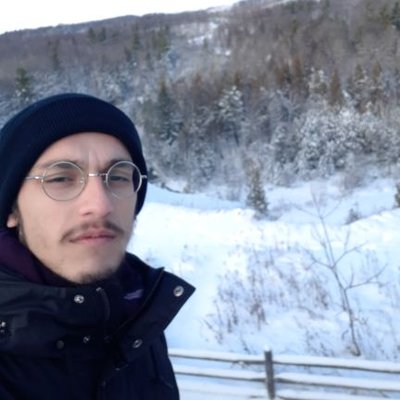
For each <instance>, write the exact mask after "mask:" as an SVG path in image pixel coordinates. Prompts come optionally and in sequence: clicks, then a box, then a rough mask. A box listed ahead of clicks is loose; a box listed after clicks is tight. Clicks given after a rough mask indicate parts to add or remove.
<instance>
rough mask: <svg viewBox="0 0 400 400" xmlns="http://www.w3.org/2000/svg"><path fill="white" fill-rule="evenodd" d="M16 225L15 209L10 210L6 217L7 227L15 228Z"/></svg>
mask: <svg viewBox="0 0 400 400" xmlns="http://www.w3.org/2000/svg"><path fill="white" fill-rule="evenodd" d="M17 226H18V216H17V212H16V210H14V211H12V212H11V213H10V215H9V216H8V218H7V228H16V227H17Z"/></svg>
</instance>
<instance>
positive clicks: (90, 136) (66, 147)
mask: <svg viewBox="0 0 400 400" xmlns="http://www.w3.org/2000/svg"><path fill="white" fill-rule="evenodd" d="M60 159H67V160H68V159H71V160H72V159H73V160H80V161H82V162H83V163H86V162H89V161H91V160H92V159H95V160H98V161H100V162H101V161H104V162H107V161H108V160H111V159H128V160H130V159H131V157H130V154H129V152H128V150H127V148H126V147H125V146H124V144H123V143H122V142H121V141H120V140H118V139H117V138H115V137H114V136H111V135H107V134H104V133H97V132H83V133H77V134H74V135H70V136H67V137H65V138H63V139H60V140H58V141H56V142H54V143H53V144H52V145H51V146H49V147H48V148H47V149H46V150H45V151H44V152H43V153H42V154H41V155H40V157H39V158H38V159H37V161H36V163H35V165H40V164H44V163H48V162H49V161H50V162H51V161H57V160H60Z"/></svg>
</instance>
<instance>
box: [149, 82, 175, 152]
mask: <svg viewBox="0 0 400 400" xmlns="http://www.w3.org/2000/svg"><path fill="white" fill-rule="evenodd" d="M155 111H156V113H155V117H156V121H155V132H154V133H156V135H157V136H158V137H159V138H160V139H161V141H162V142H164V143H167V144H169V145H171V144H172V143H173V142H174V141H175V139H176V138H177V137H178V136H179V131H180V128H181V125H182V123H181V121H180V119H179V118H178V104H177V102H175V101H174V99H173V97H172V96H171V94H170V91H169V88H168V86H167V83H166V82H165V80H164V79H162V80H161V81H160V86H159V91H158V97H157V103H156V105H155Z"/></svg>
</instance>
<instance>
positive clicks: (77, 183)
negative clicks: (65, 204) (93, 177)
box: [43, 161, 85, 200]
mask: <svg viewBox="0 0 400 400" xmlns="http://www.w3.org/2000/svg"><path fill="white" fill-rule="evenodd" d="M84 185H85V178H84V175H83V171H82V170H81V169H80V168H79V167H78V166H77V165H75V164H73V163H70V162H67V161H61V162H57V163H55V164H52V165H50V166H49V167H48V168H47V169H46V171H45V173H44V176H43V189H44V191H45V192H46V194H47V195H48V196H49V197H51V198H52V199H54V200H71V199H73V198H74V197H76V196H78V195H79V193H80V192H81V191H82V189H83V187H84Z"/></svg>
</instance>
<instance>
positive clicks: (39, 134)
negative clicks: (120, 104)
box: [0, 93, 147, 228]
mask: <svg viewBox="0 0 400 400" xmlns="http://www.w3.org/2000/svg"><path fill="white" fill-rule="evenodd" d="M82 132H98V133H105V134H108V135H111V136H114V137H115V138H117V139H119V140H120V141H121V142H122V143H123V144H124V145H125V147H126V148H127V150H128V151H129V153H130V155H131V157H132V161H133V162H134V163H135V164H136V165H137V167H138V168H139V170H140V172H141V173H142V174H143V175H146V174H147V169H146V162H145V160H144V157H143V152H142V145H141V142H140V138H139V135H138V133H137V131H136V128H135V126H134V124H133V122H132V121H131V120H130V118H129V117H128V116H127V115H126V114H124V113H123V112H122V111H121V110H120V109H118V108H117V107H115V106H113V105H112V104H110V103H108V102H106V101H104V100H101V99H98V98H96V97H93V96H90V95H86V94H78V93H64V94H58V95H54V96H50V97H47V98H44V99H42V100H39V101H37V102H36V103H33V104H32V105H30V106H28V107H27V108H25V109H23V110H22V111H20V112H19V113H18V114H16V115H15V116H14V117H13V118H11V119H10V120H9V121H8V122H7V123H6V124H5V125H4V127H3V128H2V130H1V132H0V171H1V178H0V228H3V227H5V226H6V224H7V219H8V216H9V214H10V212H11V209H12V206H13V204H14V202H15V200H16V198H17V196H18V192H19V190H20V188H21V185H22V183H23V180H24V179H25V177H26V175H27V174H28V172H29V170H30V169H31V168H32V166H33V165H34V163H35V162H36V160H37V159H38V158H39V156H40V155H41V154H42V153H43V151H44V150H46V148H47V147H49V146H50V145H51V144H52V143H54V142H56V141H57V140H59V139H62V138H64V137H66V136H70V135H73V134H76V133H82ZM146 189H147V179H145V180H144V181H143V184H142V186H141V188H140V190H139V192H138V194H137V203H136V213H139V211H140V210H141V208H142V206H143V203H144V199H145V196H146Z"/></svg>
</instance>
